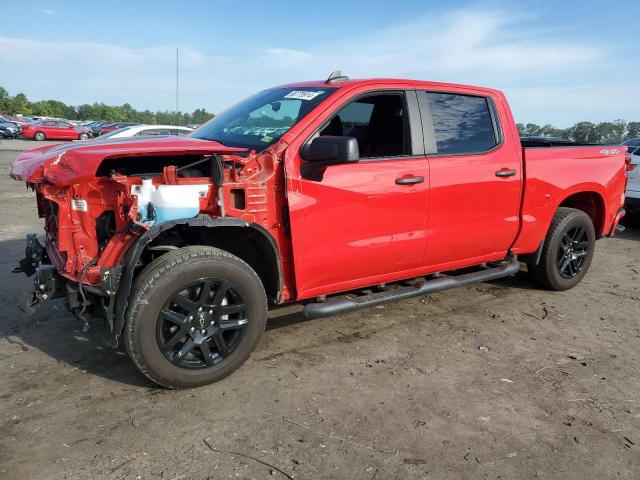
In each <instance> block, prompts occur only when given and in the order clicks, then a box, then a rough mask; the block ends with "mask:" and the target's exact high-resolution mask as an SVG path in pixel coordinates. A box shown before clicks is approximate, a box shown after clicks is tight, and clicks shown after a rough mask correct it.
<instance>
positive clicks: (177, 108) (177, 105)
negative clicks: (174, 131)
mask: <svg viewBox="0 0 640 480" xmlns="http://www.w3.org/2000/svg"><path fill="white" fill-rule="evenodd" d="M179 111H180V108H179V103H178V49H177V48H176V125H177V124H178V112H179Z"/></svg>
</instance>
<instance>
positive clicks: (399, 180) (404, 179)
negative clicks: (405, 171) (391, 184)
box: [396, 177, 424, 185]
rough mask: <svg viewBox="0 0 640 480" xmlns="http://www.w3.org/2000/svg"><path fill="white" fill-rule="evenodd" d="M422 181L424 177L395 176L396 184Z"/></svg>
mask: <svg viewBox="0 0 640 480" xmlns="http://www.w3.org/2000/svg"><path fill="white" fill-rule="evenodd" d="M422 182H424V177H400V178H396V185H414V184H416V183H422Z"/></svg>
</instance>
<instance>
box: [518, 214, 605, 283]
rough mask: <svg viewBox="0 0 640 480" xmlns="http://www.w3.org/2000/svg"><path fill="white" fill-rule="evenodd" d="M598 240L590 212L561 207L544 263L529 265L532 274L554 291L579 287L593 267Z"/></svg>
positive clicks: (549, 235) (542, 258)
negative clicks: (596, 241)
mask: <svg viewBox="0 0 640 480" xmlns="http://www.w3.org/2000/svg"><path fill="white" fill-rule="evenodd" d="M595 240H596V236H595V229H594V228H593V222H592V221H591V218H590V217H589V215H587V214H586V213H584V212H583V211H582V210H576V209H575V208H566V207H560V208H558V211H557V212H556V214H555V216H554V217H553V221H552V222H551V227H549V232H548V233H547V236H546V238H545V240H544V246H543V248H542V256H541V257H540V262H539V263H538V265H533V264H529V265H527V270H528V271H529V275H530V276H531V278H532V279H533V280H534V281H535V282H536V283H537V284H539V285H541V286H543V287H545V288H548V289H550V290H568V289H569V288H573V287H575V286H576V285H577V284H578V283H580V281H581V280H582V278H583V277H584V276H585V275H586V273H587V270H589V266H590V265H591V260H592V259H593V253H594V250H595Z"/></svg>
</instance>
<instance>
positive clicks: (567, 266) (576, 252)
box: [556, 225, 589, 279]
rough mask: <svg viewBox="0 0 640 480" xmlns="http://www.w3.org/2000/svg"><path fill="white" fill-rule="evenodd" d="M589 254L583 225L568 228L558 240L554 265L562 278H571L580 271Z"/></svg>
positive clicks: (587, 240)
mask: <svg viewBox="0 0 640 480" xmlns="http://www.w3.org/2000/svg"><path fill="white" fill-rule="evenodd" d="M587 255H589V239H588V236H587V231H586V230H585V228H584V227H583V226H580V225H579V226H576V227H573V228H572V229H570V230H568V231H567V232H566V233H565V234H564V235H563V236H562V239H561V240H560V245H559V248H558V256H557V259H556V265H557V266H558V273H559V274H560V275H561V276H562V278H567V279H568V278H573V277H575V276H576V275H578V274H579V273H580V271H581V270H582V266H583V265H584V260H585V258H586V257H587Z"/></svg>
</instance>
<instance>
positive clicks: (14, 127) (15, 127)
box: [0, 115, 22, 136]
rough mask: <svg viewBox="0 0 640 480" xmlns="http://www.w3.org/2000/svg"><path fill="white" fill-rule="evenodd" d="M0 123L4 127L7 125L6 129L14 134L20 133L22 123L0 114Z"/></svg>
mask: <svg viewBox="0 0 640 480" xmlns="http://www.w3.org/2000/svg"><path fill="white" fill-rule="evenodd" d="M0 125H4V126H5V127H7V130H8V131H10V132H13V134H14V135H17V136H19V135H20V134H21V133H22V125H20V124H19V123H16V122H12V121H10V120H7V119H6V118H5V117H4V115H2V116H0Z"/></svg>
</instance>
